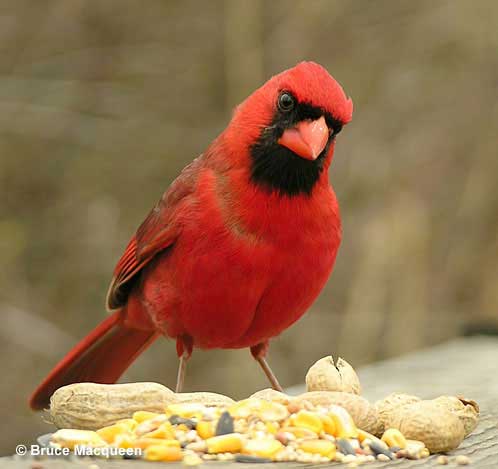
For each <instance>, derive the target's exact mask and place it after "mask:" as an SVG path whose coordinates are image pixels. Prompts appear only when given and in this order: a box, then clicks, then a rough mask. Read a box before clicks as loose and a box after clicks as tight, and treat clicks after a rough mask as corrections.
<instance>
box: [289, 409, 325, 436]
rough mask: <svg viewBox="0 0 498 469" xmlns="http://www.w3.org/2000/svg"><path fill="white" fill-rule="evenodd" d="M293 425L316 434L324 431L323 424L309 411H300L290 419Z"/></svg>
mask: <svg viewBox="0 0 498 469" xmlns="http://www.w3.org/2000/svg"><path fill="white" fill-rule="evenodd" d="M290 422H291V425H293V426H295V427H299V428H306V429H308V430H311V431H312V432H315V433H320V432H321V431H323V423H322V421H321V419H320V417H318V416H317V415H316V414H315V413H313V412H310V411H308V410H300V411H299V412H298V413H297V414H294V415H292V417H291V418H290Z"/></svg>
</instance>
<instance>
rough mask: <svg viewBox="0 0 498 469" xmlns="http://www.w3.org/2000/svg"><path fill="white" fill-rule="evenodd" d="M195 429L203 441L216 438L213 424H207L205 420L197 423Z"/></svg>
mask: <svg viewBox="0 0 498 469" xmlns="http://www.w3.org/2000/svg"><path fill="white" fill-rule="evenodd" d="M195 428H196V430H197V434H198V435H199V436H200V437H201V438H202V439H203V440H207V439H208V438H211V437H212V436H214V431H215V428H214V424H213V422H206V421H205V420H201V421H200V422H198V423H197V426H196V427H195Z"/></svg>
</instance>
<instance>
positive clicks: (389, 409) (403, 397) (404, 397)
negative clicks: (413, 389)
mask: <svg viewBox="0 0 498 469" xmlns="http://www.w3.org/2000/svg"><path fill="white" fill-rule="evenodd" d="M420 401H421V399H420V398H419V397H417V396H412V395H411V394H403V393H398V392H393V393H391V394H389V395H388V396H386V397H385V398H384V399H382V400H380V401H377V402H376V403H375V407H376V408H377V412H378V415H379V426H380V431H381V432H382V431H384V430H385V429H387V428H389V425H388V423H389V421H390V420H391V417H392V415H394V414H395V413H396V412H398V410H399V409H400V408H401V407H404V406H405V405H408V404H412V403H414V402H420Z"/></svg>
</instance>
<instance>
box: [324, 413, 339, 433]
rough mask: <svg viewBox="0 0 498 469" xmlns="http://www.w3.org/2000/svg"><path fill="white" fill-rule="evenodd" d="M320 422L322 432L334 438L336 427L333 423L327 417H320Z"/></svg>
mask: <svg viewBox="0 0 498 469" xmlns="http://www.w3.org/2000/svg"><path fill="white" fill-rule="evenodd" d="M320 420H321V421H322V424H323V431H324V432H325V433H328V434H329V435H332V436H336V433H337V427H336V426H335V423H334V421H333V420H332V419H331V418H330V417H329V416H328V415H320Z"/></svg>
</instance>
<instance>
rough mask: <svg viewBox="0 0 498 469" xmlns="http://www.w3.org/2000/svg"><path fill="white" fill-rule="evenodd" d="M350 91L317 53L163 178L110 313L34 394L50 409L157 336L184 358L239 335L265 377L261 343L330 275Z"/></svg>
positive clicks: (231, 343)
mask: <svg viewBox="0 0 498 469" xmlns="http://www.w3.org/2000/svg"><path fill="white" fill-rule="evenodd" d="M352 108H353V105H352V102H351V100H350V99H348V98H347V96H346V95H345V94H344V91H343V90H342V88H341V86H340V85H339V84H338V83H337V82H336V81H335V80H334V79H333V78H332V77H331V76H330V75H329V74H328V72H327V71H326V70H325V69H324V68H322V67H321V66H320V65H318V64H316V63H313V62H302V63H300V64H298V65H297V66H295V67H294V68H291V69H289V70H286V71H284V72H282V73H280V74H279V75H276V76H274V77H273V78H271V79H270V80H269V81H268V82H266V83H265V84H264V85H263V86H262V87H261V88H259V89H258V90H256V91H255V92H254V93H253V94H252V95H251V96H249V97H248V98H247V99H246V100H245V101H244V102H243V103H242V104H240V105H239V106H238V107H237V108H236V110H235V112H234V115H233V118H232V120H231V122H230V124H229V125H228V127H227V128H226V129H225V130H224V131H223V132H222V133H221V134H220V135H219V136H218V137H217V138H216V139H215V140H214V141H213V142H212V143H211V145H210V146H209V147H208V148H207V150H206V151H205V153H203V154H202V155H201V156H199V157H198V158H197V159H195V160H194V161H193V162H192V163H191V164H190V165H188V166H187V167H186V168H185V169H184V170H183V171H182V172H181V174H180V175H179V176H178V178H177V179H176V180H175V181H174V182H173V183H172V184H171V186H170V188H169V189H168V190H167V191H166V192H165V194H164V195H163V196H162V198H161V200H159V202H158V203H157V204H156V206H155V207H154V208H153V210H152V211H151V212H150V214H149V215H148V217H147V218H146V219H145V221H144V222H143V223H142V225H141V226H140V228H138V231H137V232H136V234H135V236H133V237H132V239H131V241H130V243H129V244H128V247H127V248H126V250H125V252H124V254H123V256H122V257H121V259H120V261H119V262H118V264H117V266H116V269H115V271H114V277H113V279H112V282H111V285H110V288H109V293H108V295H107V308H108V309H109V310H111V311H113V313H112V315H110V316H109V317H108V318H107V319H106V320H104V321H103V322H102V323H101V324H100V325H98V326H97V327H96V328H95V329H94V330H93V331H92V332H91V333H90V334H89V335H88V336H87V337H85V338H84V339H83V340H82V341H81V342H79V343H78V344H77V345H76V346H75V347H74V348H73V349H72V350H71V351H70V352H69V353H68V354H67V355H66V356H65V357H64V358H63V359H62V361H60V362H59V364H58V365H57V366H56V367H55V368H54V369H53V370H52V372H51V373H50V374H49V375H48V376H47V378H46V379H45V380H44V381H43V382H42V383H41V385H40V386H39V387H38V389H36V391H35V392H34V393H33V395H32V396H31V399H30V405H31V407H32V408H33V409H42V408H44V407H47V406H48V404H49V399H50V396H51V395H52V393H53V392H54V391H55V390H56V389H57V388H59V387H60V386H64V385H66V384H70V383H75V382H82V381H93V382H98V383H114V382H115V381H116V380H117V379H118V378H119V377H120V376H121V375H122V374H123V372H124V371H125V370H126V369H127V368H128V366H129V365H130V364H131V363H132V362H133V360H135V358H136V357H137V356H138V355H139V354H140V353H142V352H143V351H144V350H145V349H146V348H147V347H148V346H149V345H150V344H151V343H152V342H153V341H154V340H155V339H157V338H158V337H159V336H160V335H164V336H167V337H171V338H174V339H175V340H176V348H177V352H178V356H179V357H180V366H179V370H178V380H177V388H176V389H177V391H181V389H182V386H183V380H184V376H185V369H186V362H187V360H188V359H189V357H190V355H191V354H192V349H193V348H194V347H196V348H201V349H212V348H223V349H236V348H243V347H249V348H250V349H251V353H252V355H253V357H254V358H255V359H256V360H257V361H258V362H259V364H260V365H261V367H262V368H263V371H264V372H265V374H266V375H267V377H268V379H269V380H270V382H271V385H272V386H273V388H274V389H279V390H281V387H280V385H279V383H278V381H277V379H276V377H275V376H274V374H273V373H272V371H271V369H270V367H269V366H268V364H267V362H266V360H265V355H266V352H267V350H268V343H269V340H270V339H271V338H272V337H275V336H277V335H279V334H280V333H281V332H282V331H283V330H285V329H287V328H288V327H289V326H290V325H291V324H293V323H294V322H295V321H297V320H298V319H299V318H300V317H301V316H302V315H303V314H304V313H305V311H306V310H307V309H308V308H309V307H310V305H311V304H312V303H313V301H314V300H315V298H316V297H317V296H318V294H319V293H320V291H321V289H322V287H323V286H324V284H325V282H326V281H327V279H328V277H329V275H330V273H331V271H332V267H333V265H334V261H335V257H336V254H337V249H338V248H339V243H340V240H341V220H340V216H339V208H338V205H337V200H336V196H335V194H334V191H333V190H332V187H331V186H330V183H329V179H328V169H329V166H330V163H331V161H332V155H333V151H334V145H335V138H336V135H337V134H338V133H339V132H340V130H341V128H342V127H343V125H345V124H347V123H348V122H349V121H350V120H351V114H352Z"/></svg>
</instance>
